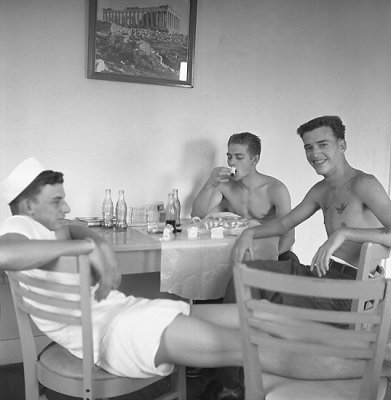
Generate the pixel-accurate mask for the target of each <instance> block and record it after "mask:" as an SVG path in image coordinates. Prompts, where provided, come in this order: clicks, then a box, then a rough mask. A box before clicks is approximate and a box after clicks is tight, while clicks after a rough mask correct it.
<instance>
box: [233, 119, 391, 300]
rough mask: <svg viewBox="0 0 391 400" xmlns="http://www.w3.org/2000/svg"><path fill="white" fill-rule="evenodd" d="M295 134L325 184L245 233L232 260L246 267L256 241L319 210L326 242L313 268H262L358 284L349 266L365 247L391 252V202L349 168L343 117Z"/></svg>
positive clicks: (365, 177) (276, 265) (273, 264)
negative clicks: (378, 246) (379, 246)
mask: <svg viewBox="0 0 391 400" xmlns="http://www.w3.org/2000/svg"><path fill="white" fill-rule="evenodd" d="M297 133H298V134H299V135H300V137H301V138H302V140H303V143H304V150H305V153H306V157H307V160H308V162H309V163H310V165H311V166H312V167H313V168H314V170H315V172H316V173H317V174H318V175H322V176H323V179H322V180H321V181H319V182H318V183H316V184H315V185H314V186H313V187H312V188H311V189H310V190H309V192H308V193H307V194H306V196H305V197H304V199H303V201H302V202H301V203H300V204H299V205H298V206H297V207H295V208H294V209H293V210H292V211H291V212H290V213H288V214H287V215H285V216H283V217H280V218H276V219H274V220H273V221H270V222H266V223H264V224H262V225H261V226H256V227H254V228H249V229H246V230H245V231H244V232H243V233H242V235H241V236H240V238H239V239H238V241H237V242H236V245H235V248H234V252H233V254H234V259H235V261H238V262H240V261H243V260H244V257H245V255H246V254H247V255H248V257H249V258H250V259H253V254H254V249H253V240H254V239H255V238H264V237H268V236H276V235H283V234H284V233H285V232H288V231H290V230H291V229H293V228H294V227H296V226H297V225H299V224H301V223H302V222H304V221H305V220H307V219H308V218H310V217H311V216H312V215H313V214H315V213H316V212H317V211H319V210H321V211H322V213H323V218H324V224H325V228H326V232H327V236H328V239H327V240H326V241H325V243H323V244H322V245H321V246H320V247H319V249H318V250H317V252H316V253H315V255H314V257H313V259H312V262H311V265H310V266H304V265H301V264H298V263H296V264H295V263H291V264H289V265H288V264H286V263H285V264H283V263H278V262H266V263H262V262H260V263H261V264H262V268H263V269H271V270H274V271H277V272H282V273H291V274H297V275H315V276H319V277H322V276H326V277H328V278H337V279H355V277H356V269H355V268H353V267H351V266H357V265H358V261H359V255H360V249H361V245H362V243H364V242H366V241H370V242H374V243H379V244H382V245H385V246H388V247H391V200H390V198H389V197H388V195H387V193H386V191H385V190H384V188H383V186H382V185H381V184H380V182H379V181H378V180H377V179H376V178H375V177H374V176H373V175H370V174H367V173H365V172H363V171H360V170H358V169H356V168H353V167H351V166H350V165H349V163H348V162H347V160H346V157H345V151H346V148H347V145H346V141H345V126H344V125H343V123H342V121H341V119H340V118H339V117H337V116H324V117H319V118H315V119H313V120H311V121H309V122H307V123H305V124H303V125H301V126H300V127H299V128H298V130H297ZM335 258H338V261H335ZM257 267H259V266H257ZM372 272H375V271H372ZM330 301H331V302H332V299H330ZM314 306H316V304H314Z"/></svg>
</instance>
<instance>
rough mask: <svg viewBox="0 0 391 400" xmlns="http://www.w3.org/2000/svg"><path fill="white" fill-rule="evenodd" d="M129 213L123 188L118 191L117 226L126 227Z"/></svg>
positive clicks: (118, 227)
mask: <svg viewBox="0 0 391 400" xmlns="http://www.w3.org/2000/svg"><path fill="white" fill-rule="evenodd" d="M127 215H128V206H127V205H126V201H125V194H124V191H123V190H120V191H119V192H118V201H117V205H116V206H115V220H116V222H115V227H116V228H117V229H126V228H127V227H128V223H127V221H126V219H127Z"/></svg>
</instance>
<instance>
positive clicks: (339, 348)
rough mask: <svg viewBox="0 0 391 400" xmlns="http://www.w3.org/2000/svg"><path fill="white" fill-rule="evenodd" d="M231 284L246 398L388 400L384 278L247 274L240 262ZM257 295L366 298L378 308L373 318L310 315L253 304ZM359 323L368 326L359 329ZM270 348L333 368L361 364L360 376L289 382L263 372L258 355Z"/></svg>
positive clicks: (388, 295) (389, 306) (388, 296)
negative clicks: (344, 362)
mask: <svg viewBox="0 0 391 400" xmlns="http://www.w3.org/2000/svg"><path fill="white" fill-rule="evenodd" d="M234 280H235V289H236V297H237V301H238V307H239V315H240V324H241V337H242V348H243V353H244V374H245V396H246V400H261V399H262V400H263V399H266V400H288V399H289V400H307V399H308V400H310V399H311V400H313V399H316V400H326V399H327V400H335V399H339V400H346V399H349V400H358V399H359V400H376V399H377V400H380V399H381V400H383V399H385V396H386V390H387V379H386V378H381V370H382V364H383V359H384V353H385V349H386V343H387V336H388V331H389V327H390V321H391V283H390V281H389V280H386V279H385V278H384V277H381V278H378V279H369V280H361V281H360V280H355V281H342V280H334V279H318V278H303V277H298V276H289V275H283V274H278V273H273V272H267V271H260V270H255V269H250V268H248V267H247V266H246V265H244V264H238V265H235V267H234ZM254 289H256V290H254ZM258 289H265V290H271V291H278V292H281V293H289V294H292V295H295V294H296V295H300V296H317V297H325V298H329V297H331V298H341V299H361V298H362V297H363V296H365V299H367V298H370V299H373V300H375V301H377V302H378V303H377V307H375V308H373V309H372V310H371V311H370V312H367V311H361V312H355V311H352V312H342V311H327V310H311V309H305V308H299V307H293V306H286V305H282V304H273V303H270V302H268V301H266V300H259V299H255V298H254V297H253V294H254V292H257V291H258ZM331 324H344V325H345V326H349V327H350V328H347V329H343V328H338V327H336V326H335V325H334V326H333V325H331ZM359 324H362V326H366V327H367V328H366V329H362V330H356V329H355V326H357V325H359ZM342 343H343V345H342ZM274 350H275V351H278V350H279V351H283V352H284V354H289V355H291V354H297V355H298V356H299V357H302V360H303V359H304V360H306V358H305V357H307V356H308V357H310V358H311V359H312V360H314V358H315V359H316V357H317V356H319V358H321V357H322V356H325V357H332V358H333V359H334V358H335V362H336V363H338V361H339V360H338V358H344V359H357V360H362V362H363V363H365V370H364V372H363V376H362V377H360V378H357V379H335V380H305V379H293V378H286V377H283V376H278V375H275V374H270V373H266V372H263V371H262V353H263V352H264V353H265V352H268V354H269V355H270V354H275V353H274ZM270 352H272V353H270ZM328 360H329V361H330V358H329V359H328ZM336 365H337V364H336ZM316 367H318V365H317V364H314V368H316Z"/></svg>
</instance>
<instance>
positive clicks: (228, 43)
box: [0, 0, 391, 262]
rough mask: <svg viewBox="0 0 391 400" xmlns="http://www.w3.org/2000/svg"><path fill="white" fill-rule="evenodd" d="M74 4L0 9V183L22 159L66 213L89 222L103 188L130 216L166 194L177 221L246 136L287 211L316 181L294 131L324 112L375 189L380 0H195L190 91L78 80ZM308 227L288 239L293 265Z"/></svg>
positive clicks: (379, 138)
mask: <svg viewBox="0 0 391 400" xmlns="http://www.w3.org/2000/svg"><path fill="white" fill-rule="evenodd" d="M87 8H88V6H87V2H86V1H85V0H84V1H83V0H66V1H64V0H1V1H0V30H1V31H0V53H1V55H2V56H1V57H0V179H3V178H4V177H5V176H6V175H7V173H8V172H9V171H10V170H11V168H12V167H13V166H15V164H16V163H18V162H19V161H21V160H22V159H24V158H25V157H27V156H30V155H34V156H36V157H37V158H39V159H40V160H41V162H42V163H44V164H45V166H47V167H48V168H52V169H56V170H61V171H63V172H64V173H65V178H66V190H67V198H68V201H69V203H70V205H71V206H72V213H71V217H74V216H80V215H99V214H100V207H101V203H102V200H103V195H104V189H105V188H106V187H110V188H112V189H113V192H114V197H116V192H117V190H118V189H120V188H123V189H125V195H126V199H127V202H128V205H130V206H131V205H134V206H138V205H142V204H146V203H150V202H152V201H157V200H164V201H165V200H166V196H167V192H168V191H169V190H171V189H172V188H173V187H178V188H179V193H180V195H181V199H182V203H183V205H184V212H185V214H187V215H188V214H189V211H190V204H191V201H192V198H193V196H194V192H195V191H197V190H198V189H199V187H200V186H201V184H202V183H203V181H204V180H205V179H206V177H207V175H208V173H209V171H210V169H211V167H212V166H214V165H216V164H222V165H224V164H225V152H226V141H227V139H228V137H229V135H230V134H232V133H234V132H238V131H244V130H249V131H252V132H254V133H256V134H258V135H260V137H261V138H262V142H263V155H262V159H261V162H260V165H259V168H260V170H263V171H264V172H266V173H269V174H272V175H274V176H276V177H278V178H280V179H281V180H283V181H284V182H285V183H286V184H287V186H288V188H289V189H290V191H291V195H292V201H293V204H297V203H298V202H299V201H300V200H301V198H302V196H303V195H304V194H305V193H306V191H307V190H308V189H309V187H310V186H311V185H312V184H313V183H314V182H316V181H317V180H318V179H319V178H318V176H316V175H315V173H314V172H313V171H312V169H311V168H310V167H309V166H308V164H307V162H306V160H305V157H304V152H303V150H302V143H301V141H300V138H299V137H298V136H297V135H296V134H295V131H296V128H297V126H298V125H300V124H301V123H303V122H305V121H307V120H309V119H311V118H313V117H316V116H319V115H323V114H338V115H340V116H341V117H342V119H343V120H344V122H345V124H346V126H347V140H348V152H347V156H348V159H349V160H350V161H351V163H352V165H354V166H356V167H358V168H361V169H363V170H365V171H367V172H371V173H373V174H375V175H376V176H377V177H378V178H379V179H380V181H381V182H382V183H383V184H384V185H385V186H387V185H388V182H389V179H390V177H389V164H390V155H389V149H390V137H391V135H390V115H391V114H390V104H391V90H390V89H391V80H390V71H391V55H390V52H389V51H388V49H389V43H390V41H391V24H390V20H391V3H390V2H389V1H388V0H377V1H376V2H373V1H372V0H241V1H238V0H199V1H198V20H197V37H196V57H195V87H194V88H193V89H186V88H176V87H166V86H154V85H145V84H132V83H121V82H109V81H98V80H88V79H87V78H86V63H87V59H86V55H87ZM8 215H9V211H8V209H7V207H6V206H5V205H4V204H2V205H1V207H0V220H2V219H4V218H5V217H6V216H8ZM322 224H323V223H322V218H321V216H320V215H319V216H316V217H315V218H313V220H312V221H311V222H307V223H306V224H304V226H303V227H301V228H299V229H298V230H297V235H296V236H297V242H296V245H295V250H296V252H297V253H298V254H299V255H300V256H301V258H302V260H303V261H305V262H308V261H309V260H310V259H311V255H312V253H313V252H314V249H315V248H316V247H317V246H318V245H319V244H320V243H321V241H322V240H323V238H324V233H323V227H322ZM314 238H317V239H316V240H314Z"/></svg>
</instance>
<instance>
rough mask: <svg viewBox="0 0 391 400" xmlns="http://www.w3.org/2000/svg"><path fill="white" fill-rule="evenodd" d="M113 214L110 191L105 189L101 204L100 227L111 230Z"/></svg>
mask: <svg viewBox="0 0 391 400" xmlns="http://www.w3.org/2000/svg"><path fill="white" fill-rule="evenodd" d="M113 213H114V206H113V201H112V200H111V190H110V189H106V195H105V199H104V201H103V204H102V218H103V222H102V225H103V227H104V228H112V227H113V216H114V215H113Z"/></svg>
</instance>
